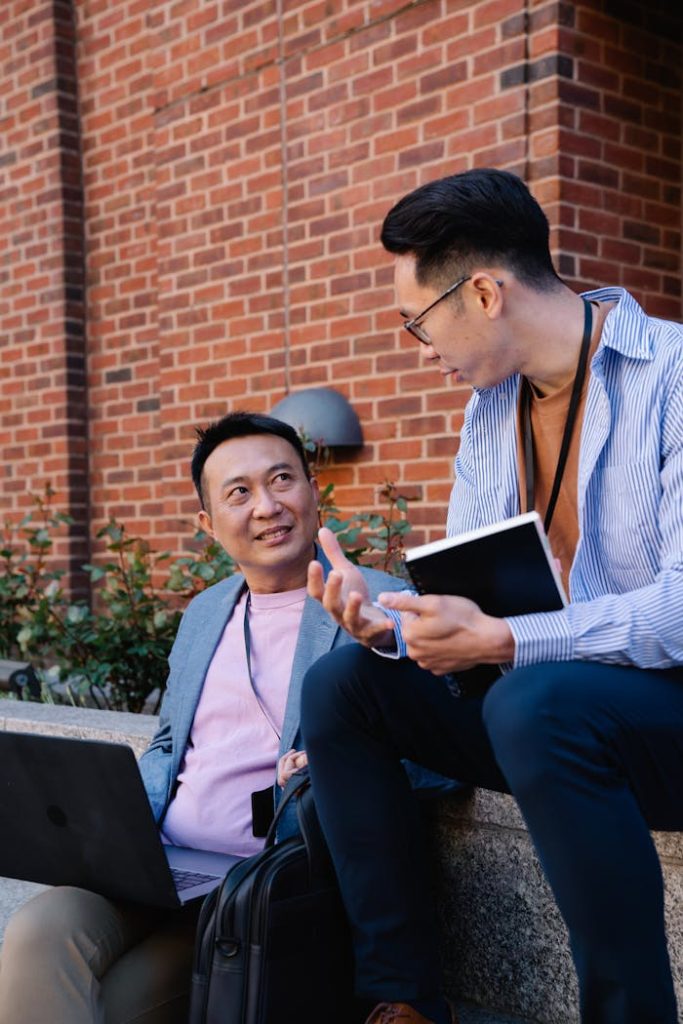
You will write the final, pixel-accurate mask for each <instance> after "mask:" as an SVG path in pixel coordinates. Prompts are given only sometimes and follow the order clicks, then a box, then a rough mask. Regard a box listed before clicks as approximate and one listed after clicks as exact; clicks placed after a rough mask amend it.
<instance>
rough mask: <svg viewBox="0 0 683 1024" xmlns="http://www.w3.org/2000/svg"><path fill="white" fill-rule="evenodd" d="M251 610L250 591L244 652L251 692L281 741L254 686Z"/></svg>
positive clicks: (246, 612) (246, 610)
mask: <svg viewBox="0 0 683 1024" xmlns="http://www.w3.org/2000/svg"><path fill="white" fill-rule="evenodd" d="M250 608H251V592H250V591H248V592H247V604H246V607H245V609H244V650H245V653H246V655H247V672H248V673H249V685H250V686H251V690H252V693H253V694H254V697H256V703H257V704H258V706H259V707H260V709H261V713H262V714H263V717H264V718H265V720H266V721H267V723H268V725H269V726H270V727H271V729H272V730H273V732H274V733H275V735H276V736H277V738H278V739H280V733H279V732H278V730H277V729H276V728H275V723H274V722H273V719H272V718H271V717H270V713H269V711H268V709H267V707H266V706H265V704H264V703H263V701H262V700H261V698H260V696H259V692H258V690H257V689H256V686H255V684H254V677H253V675H252V674H251V632H250V629H249V609H250Z"/></svg>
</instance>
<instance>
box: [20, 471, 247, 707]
mask: <svg viewBox="0 0 683 1024" xmlns="http://www.w3.org/2000/svg"><path fill="white" fill-rule="evenodd" d="M52 494H53V492H52V491H51V489H49V488H47V489H46V491H45V494H44V496H42V497H41V498H36V499H34V504H35V509H34V510H32V511H31V512H29V513H27V515H26V516H25V517H24V518H23V520H22V521H21V522H20V523H19V524H17V525H16V527H11V526H9V525H8V526H7V527H6V528H5V533H4V538H3V547H2V549H1V551H0V558H2V574H1V575H0V622H1V623H2V627H3V629H2V636H3V647H2V650H3V656H4V657H16V656H21V657H22V658H24V659H26V660H30V661H32V662H33V663H34V664H35V665H37V666H43V667H45V666H49V665H51V664H54V663H56V664H57V666H58V667H59V674H60V677H61V678H62V679H66V680H68V685H69V692H70V694H71V695H72V697H73V698H74V700H75V701H77V700H78V699H79V698H82V697H83V695H84V694H85V693H87V694H88V695H89V696H90V698H91V701H92V702H93V703H95V704H96V705H98V706H100V707H107V708H115V709H118V710H128V711H141V710H142V709H143V707H144V706H145V703H146V702H147V701H148V699H149V697H150V695H151V694H153V693H156V694H157V695H158V699H157V705H158V700H159V699H160V697H161V693H162V692H163V688H164V685H165V680H166V674H167V664H166V660H167V657H168V654H169V651H170V649H171V645H172V643H173V639H174V637H175V634H176V631H177V628H178V623H179V620H180V615H181V610H180V607H179V606H180V605H181V604H182V602H181V601H180V600H179V598H186V599H187V598H190V597H193V596H194V595H195V594H197V593H198V592H199V591H200V590H202V589H204V587H206V586H207V585H209V584H210V583H215V582H217V581H218V580H219V579H223V578H224V577H225V576H228V575H230V573H231V572H234V563H233V562H232V560H231V559H230V558H229V557H228V556H227V555H226V554H225V552H224V551H223V550H222V549H221V548H220V546H219V545H217V544H216V543H215V541H213V540H211V539H210V538H207V537H206V535H205V534H203V533H198V534H196V535H195V541H196V542H197V544H198V546H199V550H198V551H197V553H196V554H191V555H185V556H181V557H179V558H176V559H175V560H172V559H171V556H170V555H169V553H168V552H163V553H161V554H157V553H156V552H154V551H153V550H152V549H151V548H150V546H149V544H148V543H147V542H146V541H144V540H143V539H141V538H140V537H131V536H129V535H128V534H127V532H126V529H125V527H123V526H122V525H121V524H119V523H117V522H115V521H114V520H111V521H110V522H109V523H107V525H106V526H104V527H103V528H102V529H101V530H100V531H99V533H98V534H97V536H98V538H100V539H104V540H105V541H106V553H107V557H106V560H105V561H103V562H102V563H99V564H96V565H84V566H83V569H84V570H85V572H86V573H88V575H89V576H90V581H91V584H92V594H93V600H92V604H90V603H88V602H86V601H83V600H81V601H75V602H72V601H70V600H69V598H68V596H67V595H66V594H65V592H64V590H63V588H62V585H61V579H62V577H63V575H64V573H63V571H62V570H59V569H49V568H48V567H47V565H48V561H49V555H50V553H51V549H52V546H53V533H54V531H55V530H56V529H57V528H59V527H60V526H62V525H63V524H65V523H67V522H69V520H68V517H65V516H63V515H61V514H59V513H55V512H54V511H53V510H52V508H51V504H50V502H51V499H52ZM36 515H37V517H38V520H39V521H38V522H37V523H36V522H35V521H34V517H35V516H36ZM160 577H164V578H163V581H162V582H158V581H159V579H160Z"/></svg>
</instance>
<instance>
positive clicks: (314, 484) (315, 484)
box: [309, 476, 320, 505]
mask: <svg viewBox="0 0 683 1024" xmlns="http://www.w3.org/2000/svg"><path fill="white" fill-rule="evenodd" d="M309 483H310V485H311V490H312V491H313V497H314V498H315V503H316V505H318V503H319V502H320V487H319V485H318V478H317V477H315V476H312V477H310V478H309Z"/></svg>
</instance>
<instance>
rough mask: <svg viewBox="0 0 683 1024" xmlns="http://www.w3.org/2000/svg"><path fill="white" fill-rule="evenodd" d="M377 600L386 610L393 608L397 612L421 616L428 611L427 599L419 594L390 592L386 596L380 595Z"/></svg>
mask: <svg viewBox="0 0 683 1024" xmlns="http://www.w3.org/2000/svg"><path fill="white" fill-rule="evenodd" d="M377 600H378V602H379V603H380V604H381V605H384V607H385V608H393V609H395V610H396V611H397V612H415V614H416V615H420V614H423V613H424V612H425V610H426V609H425V599H424V598H423V597H421V596H420V595H419V594H409V593H408V592H407V591H406V592H405V593H403V591H399V592H398V593H394V592H393V591H389V592H387V593H386V594H380V595H379V597H378V598H377Z"/></svg>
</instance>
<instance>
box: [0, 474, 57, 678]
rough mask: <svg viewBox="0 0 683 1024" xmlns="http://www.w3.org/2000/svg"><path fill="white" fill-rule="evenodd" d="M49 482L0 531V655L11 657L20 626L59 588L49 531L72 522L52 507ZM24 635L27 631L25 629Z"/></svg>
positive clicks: (18, 641)
mask: <svg viewBox="0 0 683 1024" xmlns="http://www.w3.org/2000/svg"><path fill="white" fill-rule="evenodd" d="M53 497H54V491H53V490H52V488H51V487H50V485H49V484H48V485H47V486H46V487H45V490H44V492H43V494H42V495H34V496H33V498H32V505H33V507H32V508H31V510H30V511H29V512H27V513H26V515H25V516H24V517H23V519H21V520H20V521H19V522H18V523H12V522H6V523H5V524H4V526H3V528H2V534H1V535H0V657H2V658H11V657H13V656H14V655H16V653H17V652H18V651H19V649H20V648H21V639H20V637H21V636H22V630H25V629H26V625H27V623H28V621H29V620H30V619H31V618H32V617H33V615H34V613H35V612H38V614H40V615H42V616H43V617H45V616H47V607H48V606H49V605H50V604H51V603H52V602H53V601H54V600H55V598H56V595H58V594H59V593H60V592H61V591H60V580H61V578H62V576H63V575H64V570H61V569H57V568H54V567H51V566H50V564H49V555H50V552H51V549H52V534H53V532H54V531H55V530H58V529H60V528H61V527H63V526H65V525H68V524H70V523H71V519H70V517H69V516H67V515H65V514H64V513H62V512H56V511H55V510H54V509H53V507H52V499H53ZM23 636H24V637H25V636H26V634H25V632H24V634H23Z"/></svg>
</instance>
